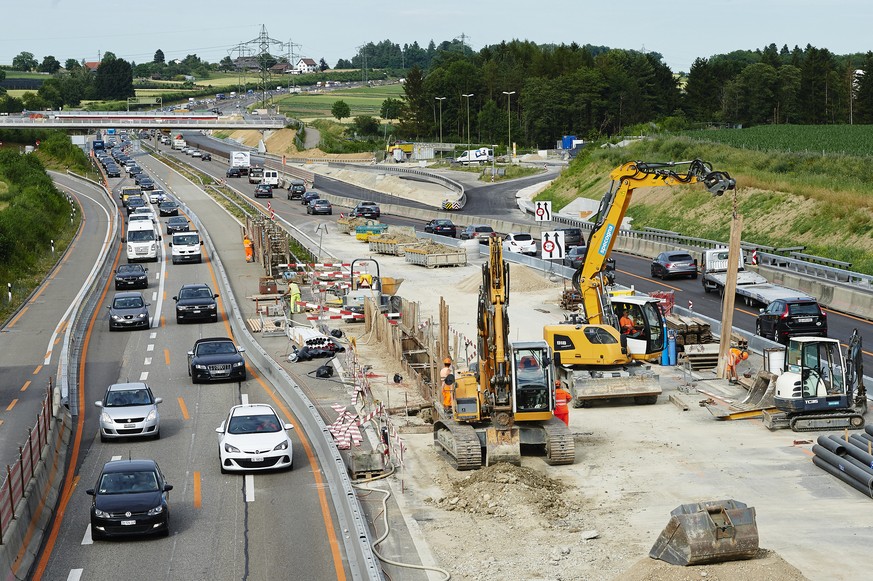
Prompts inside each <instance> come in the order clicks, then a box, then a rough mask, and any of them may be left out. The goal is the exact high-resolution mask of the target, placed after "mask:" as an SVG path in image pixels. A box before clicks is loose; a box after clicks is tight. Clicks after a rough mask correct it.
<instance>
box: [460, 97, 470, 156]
mask: <svg viewBox="0 0 873 581" xmlns="http://www.w3.org/2000/svg"><path fill="white" fill-rule="evenodd" d="M461 96H462V97H464V98H466V99H467V151H470V97H472V96H473V93H470V94H469V95H466V94H465V95H461Z"/></svg>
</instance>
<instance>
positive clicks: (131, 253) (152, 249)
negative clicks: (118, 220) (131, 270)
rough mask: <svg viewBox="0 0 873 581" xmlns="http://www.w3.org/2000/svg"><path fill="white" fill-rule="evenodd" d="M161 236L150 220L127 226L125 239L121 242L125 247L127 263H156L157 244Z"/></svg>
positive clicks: (137, 221)
mask: <svg viewBox="0 0 873 581" xmlns="http://www.w3.org/2000/svg"><path fill="white" fill-rule="evenodd" d="M160 240H161V235H160V234H158V232H157V230H155V225H154V224H153V223H152V221H151V220H135V221H133V222H130V223H129V224H128V225H127V238H122V239H121V241H122V242H124V243H125V245H126V247H127V261H128V262H134V261H138V260H152V261H154V262H157V261H158V246H159V244H158V242H159V241H160Z"/></svg>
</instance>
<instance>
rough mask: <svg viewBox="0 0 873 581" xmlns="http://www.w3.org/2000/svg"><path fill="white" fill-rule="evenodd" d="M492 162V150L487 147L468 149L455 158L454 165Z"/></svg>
mask: <svg viewBox="0 0 873 581" xmlns="http://www.w3.org/2000/svg"><path fill="white" fill-rule="evenodd" d="M492 161H494V150H493V149H490V148H488V147H480V148H479V149H469V150H467V151H464V152H462V153H461V155H460V156H458V157H456V158H455V162H456V163H461V164H464V165H469V164H476V165H482V164H484V163H491V162H492Z"/></svg>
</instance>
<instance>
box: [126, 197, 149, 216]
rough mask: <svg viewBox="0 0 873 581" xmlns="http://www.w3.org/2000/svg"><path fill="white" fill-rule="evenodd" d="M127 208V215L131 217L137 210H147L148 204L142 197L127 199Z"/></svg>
mask: <svg viewBox="0 0 873 581" xmlns="http://www.w3.org/2000/svg"><path fill="white" fill-rule="evenodd" d="M125 207H126V208H127V215H128V216H130V215H131V214H133V211H134V210H136V209H137V208H145V207H146V202H145V200H143V199H142V196H131V197H130V198H128V199H127V205H126V206H125Z"/></svg>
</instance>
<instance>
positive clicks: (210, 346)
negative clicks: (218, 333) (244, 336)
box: [197, 341, 236, 355]
mask: <svg viewBox="0 0 873 581" xmlns="http://www.w3.org/2000/svg"><path fill="white" fill-rule="evenodd" d="M231 353H236V346H235V345H234V344H233V343H232V342H231V341H209V342H208V343H201V344H200V345H198V346H197V355H230V354H231Z"/></svg>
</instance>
